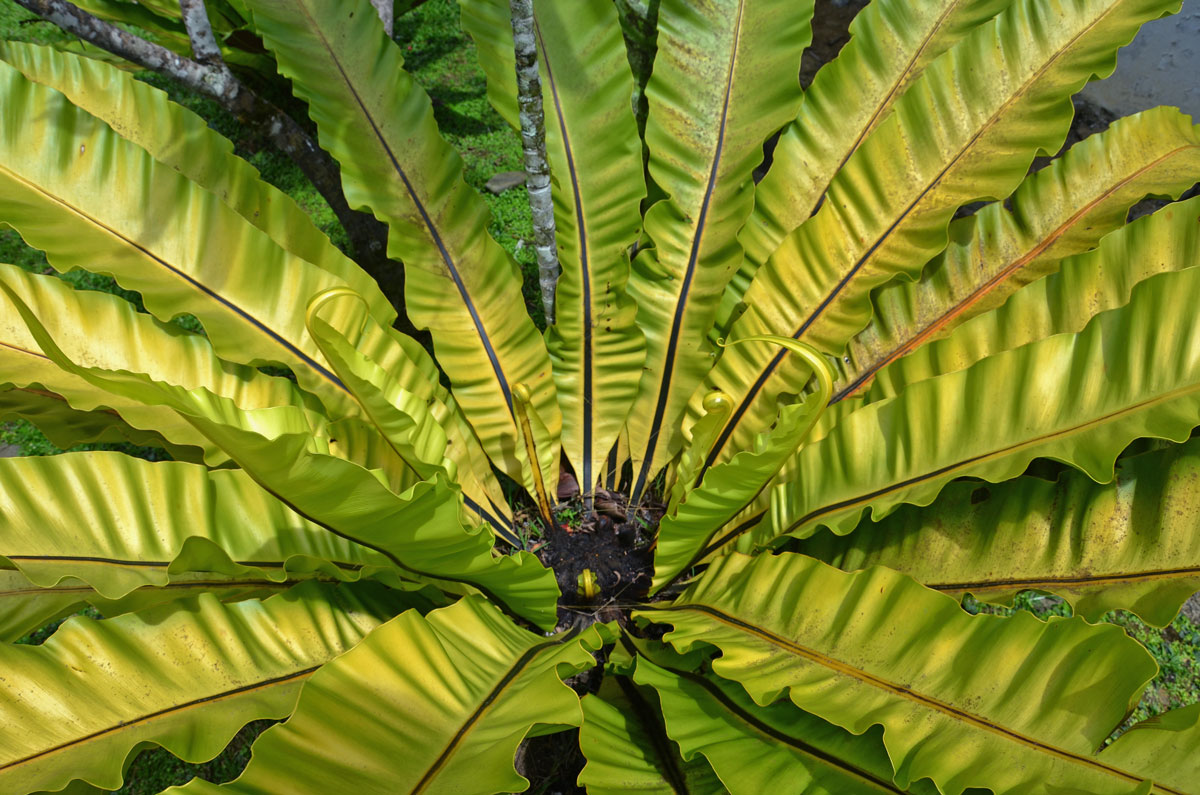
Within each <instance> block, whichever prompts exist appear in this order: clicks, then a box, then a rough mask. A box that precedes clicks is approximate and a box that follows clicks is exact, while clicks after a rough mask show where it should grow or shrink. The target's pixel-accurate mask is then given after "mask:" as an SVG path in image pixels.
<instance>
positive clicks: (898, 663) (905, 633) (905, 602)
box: [636, 554, 1178, 795]
mask: <svg viewBox="0 0 1200 795" xmlns="http://www.w3.org/2000/svg"><path fill="white" fill-rule="evenodd" d="M636 615H638V616H639V617H641V618H645V619H649V620H651V621H657V622H663V623H668V624H670V625H672V626H673V627H674V629H673V630H672V631H671V632H670V633H668V634H667V635H666V637H665V638H664V640H666V641H668V642H670V643H671V644H673V645H674V646H676V647H677V648H678V649H679V650H680V651H684V652H686V651H687V650H689V649H690V648H692V647H693V646H696V645H697V644H701V645H711V646H715V647H716V648H717V649H719V650H720V651H721V656H720V657H719V658H718V659H716V660H714V661H713V670H714V671H715V672H716V673H717V674H718V675H720V676H722V677H724V678H727V679H732V680H735V681H737V682H740V683H741V684H742V685H743V686H744V687H745V688H746V690H747V691H748V692H749V694H750V695H751V696H752V697H753V699H754V701H755V702H756V703H758V704H760V705H767V704H770V703H772V702H774V701H775V700H776V699H777V698H779V697H780V696H786V697H788V698H790V699H791V701H792V702H793V703H794V704H796V706H798V707H800V708H801V709H803V710H805V711H807V712H811V713H813V714H815V715H817V716H819V717H821V718H824V719H825V720H828V721H831V722H833V723H835V724H838V725H839V726H842V727H844V728H845V729H847V730H849V731H850V732H852V733H855V734H861V733H862V732H864V731H866V730H867V729H869V728H870V727H871V726H874V725H876V724H881V725H882V726H883V727H884V733H883V740H884V744H885V745H886V747H887V751H888V755H889V756H890V758H891V760H892V763H893V765H894V767H895V769H896V782H897V784H898V785H899V786H900V788H901V789H903V788H904V787H906V786H907V785H908V784H909V783H910V782H912V781H916V780H918V779H920V778H922V777H926V776H928V777H930V778H932V779H933V781H934V782H935V783H936V784H937V785H938V787H939V789H941V791H942V792H944V793H946V794H947V795H957V794H958V793H960V792H962V791H963V790H964V789H966V788H968V787H988V788H991V789H992V790H993V791H994V792H996V793H998V794H1002V793H1022V795H1034V794H1035V793H1051V792H1063V791H1078V792H1088V793H1093V794H1094V795H1099V794H1100V793H1133V792H1136V791H1142V792H1144V791H1145V789H1144V788H1143V787H1142V786H1141V783H1142V780H1143V776H1142V775H1141V774H1140V773H1139V772H1131V771H1127V770H1123V769H1121V768H1119V767H1117V766H1114V765H1111V764H1108V763H1106V762H1104V761H1102V760H1101V759H1098V758H1097V757H1096V755H1095V750H1096V749H1097V748H1099V746H1100V744H1101V742H1102V741H1103V740H1104V739H1105V738H1106V737H1107V736H1108V734H1109V733H1110V732H1111V731H1112V730H1113V729H1114V728H1115V727H1116V725H1117V724H1118V723H1120V721H1121V719H1122V718H1123V717H1124V715H1125V713H1126V711H1127V710H1128V709H1129V708H1130V707H1131V706H1132V704H1133V703H1134V702H1135V701H1136V699H1137V696H1138V694H1139V693H1140V691H1141V689H1142V687H1143V686H1144V685H1145V683H1146V682H1147V681H1148V680H1149V679H1150V678H1151V677H1152V676H1153V675H1154V673H1155V665H1154V661H1153V659H1151V657H1150V656H1149V655H1148V654H1147V653H1146V652H1145V650H1144V649H1142V648H1141V646H1139V645H1138V644H1137V643H1136V642H1135V641H1133V640H1131V639H1129V638H1128V637H1127V636H1126V635H1125V634H1124V632H1122V631H1121V630H1120V629H1119V628H1118V627H1115V626H1112V625H1107V624H1105V625H1091V624H1088V623H1086V622H1084V621H1083V619H1079V618H1076V619H1063V620H1058V621H1053V622H1050V623H1043V622H1041V621H1039V620H1038V619H1036V618H1034V617H1033V616H1032V615H1030V614H1028V613H1017V614H1016V615H1014V616H1012V617H1009V618H1003V617H999V616H984V615H979V616H970V615H968V614H967V613H965V612H964V611H963V610H962V609H961V608H960V607H959V606H958V604H957V602H955V601H954V600H953V599H950V598H949V597H946V596H943V595H940V594H936V593H934V592H932V591H930V590H928V589H926V588H923V587H922V586H921V585H919V584H918V583H917V582H915V581H914V580H911V579H909V578H907V577H904V576H902V575H900V574H897V573H896V572H893V571H890V570H888V569H884V568H881V567H876V568H873V569H870V570H869V571H865V572H859V573H858V574H847V573H845V572H842V571H839V570H838V569H835V568H832V567H829V566H826V565H824V564H822V563H819V562H818V561H815V560H812V559H811V558H805V557H803V556H800V555H791V554H785V555H780V556H772V555H763V556H760V557H757V558H750V557H747V556H744V555H740V554H738V555H730V556H728V557H723V558H721V559H719V560H718V561H717V562H716V563H714V564H713V566H712V567H711V568H710V569H709V570H708V572H707V573H706V574H705V575H704V577H703V578H702V579H701V580H700V581H699V582H698V583H697V584H696V585H695V586H693V587H692V588H691V589H689V590H688V591H687V592H686V593H685V594H684V595H683V596H682V597H680V599H679V600H678V602H677V603H676V604H675V605H674V606H671V607H668V608H663V609H656V610H644V611H640V612H638V613H637V614H636ZM1163 791H1164V792H1178V790H1171V789H1164V790H1163Z"/></svg>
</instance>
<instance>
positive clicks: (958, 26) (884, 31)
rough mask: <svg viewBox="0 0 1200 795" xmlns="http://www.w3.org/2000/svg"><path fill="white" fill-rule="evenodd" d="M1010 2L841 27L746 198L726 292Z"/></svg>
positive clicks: (929, 8)
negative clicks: (913, 93)
mask: <svg viewBox="0 0 1200 795" xmlns="http://www.w3.org/2000/svg"><path fill="white" fill-rule="evenodd" d="M1010 1H1011V0H936V2H926V3H909V2H904V0H874V2H871V3H869V4H868V5H867V7H866V8H864V9H863V10H862V11H861V12H859V13H858V14H857V15H856V16H855V17H854V20H853V21H852V22H851V23H850V41H849V42H847V43H846V45H845V46H844V47H842V49H841V50H840V51H839V52H838V54H837V57H836V58H835V59H834V60H832V61H830V62H829V63H828V64H826V65H825V66H823V67H822V68H821V70H820V71H818V72H817V74H816V77H814V78H813V82H812V85H811V86H809V88H808V90H807V91H806V92H804V102H803V104H802V105H801V106H800V112H799V113H798V114H797V115H796V118H795V119H794V120H793V121H792V122H791V123H790V124H788V125H787V126H786V127H784V129H783V132H782V133H781V134H780V136H779V142H778V143H777V144H776V145H775V151H774V153H773V156H772V161H771V168H770V170H769V171H767V174H766V176H765V177H763V179H762V181H761V182H760V183H758V186H757V187H756V188H755V190H754V212H753V213H752V214H751V215H750V217H749V219H747V221H746V227H745V229H743V230H742V232H741V234H740V235H739V239H740V240H741V243H742V245H743V246H744V247H745V249H746V261H745V263H744V264H743V265H742V268H741V270H740V271H739V272H738V278H737V279H735V280H734V282H733V283H731V285H730V289H731V291H732V293H731V295H730V296H729V297H730V298H735V299H736V300H740V299H741V298H742V296H743V295H744V294H745V291H746V288H747V287H748V286H749V283H750V279H751V278H752V277H753V276H754V272H755V271H756V270H757V269H758V267H759V266H760V265H762V264H763V263H764V262H766V261H767V259H768V258H769V257H770V256H771V254H773V253H774V252H775V249H776V248H778V247H779V244H780V243H781V242H783V239H784V238H785V237H786V236H787V235H788V234H790V233H791V232H792V230H794V229H795V228H796V227H798V226H800V224H802V223H803V222H804V221H806V220H808V217H809V216H810V215H812V214H813V212H814V211H815V210H816V209H817V207H818V205H819V204H820V202H821V199H822V197H823V196H824V195H825V191H826V190H828V189H829V184H830V182H831V181H832V180H833V177H834V175H835V174H837V172H838V170H839V169H840V168H841V167H842V166H844V165H845V164H846V161H847V160H849V158H850V155H852V154H853V153H854V151H855V150H856V149H858V147H859V145H860V144H862V142H863V141H864V140H865V139H866V137H867V135H868V134H869V133H870V132H871V131H872V130H874V129H875V128H876V127H877V126H879V123H880V122H882V121H883V120H884V119H885V118H887V116H888V114H889V113H890V112H891V109H892V106H893V105H894V104H895V103H896V101H897V100H898V99H899V98H900V97H902V96H903V95H904V92H905V91H906V90H907V89H908V87H909V86H910V85H911V84H912V83H913V81H915V80H916V79H917V78H918V77H920V75H921V73H922V72H923V71H924V70H925V67H926V66H928V65H929V63H930V62H931V61H933V59H934V58H936V57H937V56H939V55H941V54H942V53H943V52H945V51H946V50H948V49H949V48H950V47H952V46H953V45H954V44H956V43H957V42H958V41H959V40H960V39H962V37H963V36H965V35H966V34H967V33H968V32H970V31H971V29H972V28H975V27H977V26H978V25H980V24H981V23H983V22H986V21H987V20H988V19H990V18H991V17H993V16H995V15H996V14H997V13H999V12H1000V11H1001V10H1002V9H1003V8H1005V7H1006V6H1008V5H1009V4H1010Z"/></svg>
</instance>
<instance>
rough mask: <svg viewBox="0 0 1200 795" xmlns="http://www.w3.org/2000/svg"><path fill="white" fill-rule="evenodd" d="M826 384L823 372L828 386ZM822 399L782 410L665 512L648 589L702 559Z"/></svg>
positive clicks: (773, 471) (790, 448) (793, 444)
mask: <svg viewBox="0 0 1200 795" xmlns="http://www.w3.org/2000/svg"><path fill="white" fill-rule="evenodd" d="M829 383H830V377H829V376H828V375H826V376H825V384H826V387H828V386H829ZM826 394H828V389H826ZM820 398H821V395H814V396H813V397H812V398H811V399H810V400H806V401H805V402H803V403H794V404H792V405H790V406H784V407H783V408H782V409H780V411H779V419H778V421H777V422H776V423H775V427H774V428H772V429H771V430H769V431H765V432H763V433H762V434H760V435H759V438H758V439H757V440H755V444H754V449H752V450H743V451H742V452H740V453H738V454H737V455H735V456H734V457H733V459H732V460H730V461H727V462H725V463H723V464H718V465H716V466H715V467H713V468H712V469H710V470H708V472H706V473H705V475H704V481H703V482H702V483H701V484H700V485H699V486H698V487H696V488H694V489H692V490H691V491H690V492H689V493H688V495H687V496H686V497H685V498H684V500H683V502H682V503H681V504H680V505H679V506H678V508H677V509H676V510H675V512H674V513H668V514H667V515H666V516H663V518H662V521H661V522H660V523H659V527H658V539H657V542H656V544H655V548H654V582H653V586H652V590H657V589H659V588H662V587H663V586H665V585H666V584H667V583H669V582H671V581H672V580H673V579H674V578H675V577H676V576H677V575H679V574H680V573H681V572H684V571H686V570H687V569H688V568H690V567H691V566H693V565H695V564H696V563H698V562H699V560H700V558H702V557H703V553H702V552H701V550H703V549H704V548H705V546H706V545H707V544H708V543H709V542H710V541H711V540H712V539H713V536H715V535H716V534H717V532H718V531H719V530H720V529H721V528H722V527H724V526H725V525H726V524H728V523H729V522H730V521H732V520H733V519H734V517H736V516H738V515H739V514H740V513H741V512H742V510H743V509H745V508H746V507H747V506H750V505H751V504H753V503H754V502H755V501H756V500H757V499H758V498H759V495H761V494H762V493H763V492H764V491H765V490H766V488H767V486H768V485H769V484H770V483H771V481H772V480H773V479H774V478H775V476H776V475H777V474H778V472H779V470H780V468H781V467H782V466H783V465H784V463H785V462H786V461H787V460H788V459H790V458H792V456H793V455H794V454H795V452H796V448H797V447H799V446H800V443H801V441H802V440H803V439H804V436H805V434H807V433H808V430H809V428H811V427H812V424H813V422H814V421H815V420H816V419H817V415H819V414H820V413H821V410H822V409H824V405H823V401H822V400H821V399H820Z"/></svg>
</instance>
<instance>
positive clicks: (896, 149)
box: [693, 0, 1178, 465]
mask: <svg viewBox="0 0 1200 795" xmlns="http://www.w3.org/2000/svg"><path fill="white" fill-rule="evenodd" d="M1173 8H1178V2H1177V0H1067V1H1066V2H1062V1H1060V0H1016V2H1014V3H1013V4H1012V5H1010V6H1009V7H1008V8H1007V9H1005V10H1004V11H1003V12H1002V13H1001V14H999V15H998V16H996V17H995V18H994V19H992V20H991V21H989V22H987V23H985V24H983V25H980V26H978V27H976V28H974V29H973V30H972V31H971V32H970V33H968V34H967V36H966V37H964V38H963V39H962V40H961V41H960V42H959V43H958V44H956V45H955V46H954V47H952V48H951V49H949V50H947V51H946V52H944V53H943V54H942V55H940V56H939V57H938V58H937V59H935V60H934V61H933V62H932V63H931V64H929V65H928V66H927V67H926V69H925V70H924V72H923V73H922V75H921V77H920V78H918V79H917V80H916V81H915V82H914V83H913V84H912V85H911V86H910V87H909V89H908V91H906V92H905V94H904V96H903V97H901V98H900V99H899V100H898V101H897V102H896V103H895V105H894V106H893V111H892V113H891V114H889V115H888V117H887V118H886V119H884V120H883V121H882V122H880V124H879V125H878V126H877V127H876V128H875V130H874V131H873V132H872V133H871V134H870V135H869V136H867V138H866V140H865V141H863V143H862V145H861V146H860V147H859V148H858V150H857V151H856V152H855V153H854V154H853V155H852V156H851V157H850V159H849V160H848V161H847V163H846V166H845V167H844V168H843V169H842V170H841V171H840V172H839V174H838V176H837V177H836V178H835V179H834V180H833V183H832V185H831V187H830V189H829V192H828V195H827V197H826V200H825V202H824V203H823V204H822V205H821V208H820V209H819V210H818V211H817V213H816V214H815V215H814V216H813V217H812V218H811V219H809V220H808V221H806V222H805V223H804V224H803V225H802V226H801V227H799V228H798V229H797V230H796V231H795V232H794V233H793V234H791V235H790V236H789V237H788V238H787V239H786V241H785V242H784V243H783V244H782V245H781V246H780V248H779V249H778V250H777V251H776V252H775V253H774V254H772V255H771V258H770V259H769V260H768V261H767V262H766V263H765V264H764V265H763V266H762V267H761V268H759V270H758V272H757V273H756V274H755V277H754V282H753V283H752V284H751V286H750V288H749V290H748V291H747V292H746V304H747V307H748V308H747V310H746V312H745V313H744V314H743V315H742V316H741V317H740V318H739V319H738V320H737V322H736V323H734V325H733V326H732V327H731V329H730V334H729V336H730V338H731V339H738V338H741V337H748V336H757V335H760V334H778V335H786V336H792V337H795V338H796V339H799V340H802V341H804V342H807V343H809V344H810V345H813V346H814V347H816V348H817V349H819V350H821V351H823V352H825V353H827V354H830V355H834V356H840V355H841V354H842V351H843V349H844V347H845V346H846V344H847V343H848V342H849V340H850V338H851V337H853V336H854V335H855V334H857V333H858V332H859V331H861V330H862V329H863V328H864V327H865V326H866V325H867V322H868V321H869V320H870V317H871V303H870V293H871V290H872V289H874V288H875V287H877V286H879V285H880V284H882V283H884V282H886V281H888V280H890V279H892V278H894V277H896V276H897V275H899V274H907V275H908V276H910V277H911V276H915V275H916V274H917V273H919V272H920V270H921V268H922V267H923V266H924V265H925V263H926V262H928V261H929V259H930V258H931V257H933V256H934V255H935V254H937V253H938V252H939V251H941V250H942V249H943V248H945V246H946V242H947V238H946V227H947V225H948V223H949V222H950V218H951V216H952V215H953V214H954V212H955V210H957V209H958V208H959V207H960V206H962V205H964V204H967V203H969V202H971V201H974V200H977V199H981V198H1001V197H1004V196H1006V195H1008V194H1009V193H1010V192H1011V191H1012V190H1013V189H1014V188H1015V187H1016V186H1017V185H1018V184H1019V183H1020V182H1021V180H1022V179H1023V178H1024V177H1025V174H1026V171H1027V169H1028V166H1029V164H1030V162H1031V161H1032V160H1033V157H1034V156H1035V155H1036V154H1037V153H1038V152H1039V151H1042V150H1045V151H1049V152H1053V151H1056V150H1057V149H1058V148H1059V147H1060V146H1061V145H1062V142H1063V139H1064V137H1065V135H1066V133H1067V130H1068V127H1069V126H1070V122H1071V116H1072V113H1073V107H1072V105H1071V100H1070V96H1071V95H1072V94H1074V93H1075V92H1076V91H1078V90H1079V88H1081V87H1082V86H1083V85H1084V83H1086V82H1087V81H1088V80H1089V79H1090V78H1091V77H1092V76H1093V75H1107V74H1108V73H1109V72H1110V71H1111V70H1112V68H1113V67H1114V66H1115V62H1116V51H1117V49H1118V48H1119V47H1121V46H1122V45H1124V44H1126V43H1127V42H1128V41H1129V40H1130V39H1131V38H1132V37H1133V35H1134V34H1135V33H1136V32H1137V30H1138V28H1139V27H1140V25H1141V24H1142V23H1143V22H1146V21H1148V20H1151V19H1154V18H1156V17H1159V16H1162V15H1164V14H1165V13H1167V12H1169V11H1170V10H1172V9H1173ZM786 358H787V351H786V350H785V351H782V352H779V353H773V352H771V351H764V350H763V349H761V348H756V347H753V346H740V347H737V348H733V349H731V350H726V351H725V353H724V355H723V356H722V357H721V359H720V360H719V361H718V362H717V365H716V368H715V369H714V370H713V372H712V374H711V376H710V377H709V378H708V379H707V380H706V386H707V387H710V388H716V389H720V390H722V391H724V392H727V393H729V394H730V395H732V396H733V398H734V411H733V415H732V417H731V419H730V422H729V424H728V425H727V426H726V428H725V430H724V431H722V433H721V435H720V436H718V438H717V443H716V445H715V446H714V452H713V453H711V454H710V455H709V460H710V465H711V463H715V462H717V461H719V460H725V459H728V458H729V457H730V456H732V455H733V453H735V452H736V451H738V450H741V449H745V448H746V447H747V446H749V445H750V444H751V443H752V440H753V438H754V435H755V433H757V432H758V431H759V430H761V429H762V428H764V427H766V426H767V425H768V424H769V423H770V422H771V420H772V419H773V414H774V412H773V409H772V408H771V406H772V404H771V399H772V398H773V397H775V396H778V395H780V394H796V393H799V392H800V391H801V390H802V388H803V387H804V382H803V381H797V380H796V373H795V371H794V370H790V369H789V368H786V367H781V366H780V365H781V363H783V362H784V360H785V359H786ZM804 377H805V378H807V376H804ZM698 399H699V395H698V394H697V396H696V397H695V398H693V402H694V401H696V400H698Z"/></svg>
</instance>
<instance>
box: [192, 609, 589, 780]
mask: <svg viewBox="0 0 1200 795" xmlns="http://www.w3.org/2000/svg"><path fill="white" fill-rule="evenodd" d="M600 642H601V641H600V638H599V636H598V635H597V634H596V631H595V630H591V629H589V630H587V631H586V632H585V633H584V634H582V635H580V634H579V633H577V632H575V631H571V632H567V633H564V634H562V635H558V636H554V637H551V638H545V637H542V636H540V635H536V634H534V633H532V632H528V631H526V630H523V629H520V628H519V627H517V626H515V625H514V624H513V623H512V622H511V621H509V620H508V619H507V618H505V617H504V616H503V615H501V614H500V612H499V611H498V610H496V608H495V607H493V606H491V605H489V604H487V603H486V602H485V601H484V600H482V599H479V598H478V597H468V598H466V599H463V600H462V601H460V602H458V603H456V604H454V605H452V606H450V607H447V608H443V609H441V610H436V611H434V612H432V613H430V614H429V615H428V616H427V617H423V616H421V615H420V614H419V613H417V612H415V611H409V612H407V613H404V614H403V615H401V616H399V617H398V618H395V619H393V620H392V621H390V622H388V623H387V624H385V625H384V626H382V627H380V628H379V629H378V630H376V631H375V632H373V633H371V635H370V636H369V637H367V639H366V640H364V641H363V642H362V643H360V644H359V645H358V646H357V647H355V648H354V649H353V650H352V651H350V652H349V653H347V654H345V655H343V656H342V657H340V658H338V660H337V661H336V662H335V663H334V664H331V665H328V666H326V667H325V668H324V669H322V670H321V671H320V672H319V673H318V674H317V675H315V676H313V678H312V679H311V680H310V681H309V682H308V684H307V686H306V687H305V688H304V692H303V693H302V694H301V697H300V701H299V702H298V703H297V705H296V711H295V713H294V714H293V716H292V718H291V719H290V720H289V721H288V722H287V723H286V724H283V725H281V726H276V727H274V728H271V729H269V730H268V731H267V732H266V733H265V734H263V736H262V737H261V738H260V739H259V740H258V742H257V743H256V744H255V746H254V756H253V758H252V759H251V760H250V764H249V766H248V767H247V768H246V770H245V772H244V773H243V774H242V775H241V777H240V778H238V779H237V780H236V781H233V782H231V783H229V784H226V785H225V786H223V787H218V786H216V785H213V784H209V783H207V782H205V781H202V780H200V779H195V780H193V781H192V783H191V784H189V785H188V786H186V787H182V788H180V789H178V790H172V791H173V792H175V791H177V792H181V793H213V795H216V794H217V793H226V792H228V793H235V794H240V795H277V793H281V792H287V793H294V794H295V795H301V793H314V794H315V793H320V794H321V795H324V794H325V793H330V792H360V793H380V795H385V793H386V794H387V795H392V794H393V793H397V792H413V793H416V792H428V793H455V794H456V795H468V794H469V793H493V792H513V791H516V792H519V791H522V790H524V789H525V787H526V786H527V785H528V782H527V781H526V780H525V779H524V778H523V777H522V776H520V775H518V774H517V773H516V771H515V770H514V768H513V755H514V754H515V753H516V750H517V745H518V743H520V742H521V740H522V739H524V737H525V735H526V734H527V733H528V732H529V731H530V729H531V728H533V727H534V726H536V725H549V726H578V725H579V723H580V722H581V720H582V718H583V716H582V714H581V713H580V709H579V699H578V697H577V696H576V695H575V693H574V692H573V691H572V690H571V689H570V688H569V687H567V686H566V685H564V684H563V683H562V681H561V675H560V671H561V672H562V674H563V675H565V674H566V673H567V672H575V671H578V670H581V669H583V668H587V667H590V666H592V665H593V664H595V660H594V658H593V657H592V655H591V654H590V653H589V652H590V651H591V650H593V649H596V648H598V647H599V645H600Z"/></svg>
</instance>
